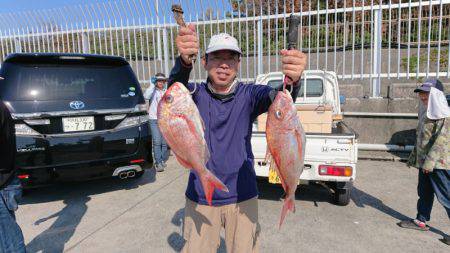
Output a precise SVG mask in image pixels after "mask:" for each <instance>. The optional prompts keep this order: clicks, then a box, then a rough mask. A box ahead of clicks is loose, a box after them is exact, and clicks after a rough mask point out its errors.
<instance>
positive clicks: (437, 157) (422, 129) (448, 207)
mask: <svg viewBox="0 0 450 253" xmlns="http://www.w3.org/2000/svg"><path fill="white" fill-rule="evenodd" d="M414 92H416V93H418V95H419V96H418V97H419V124H418V126H417V132H416V135H417V137H416V145H415V146H414V149H413V152H411V155H410V157H409V160H408V165H409V166H412V167H416V168H418V172H419V180H418V186H417V194H418V195H419V199H418V200H417V216H416V218H415V219H407V220H403V221H401V222H399V223H398V225H399V226H400V227H403V228H409V229H415V230H420V231H427V230H429V229H430V228H429V227H428V225H427V224H426V222H427V221H429V220H430V216H431V209H432V208H433V200H434V196H435V195H436V198H437V199H438V201H439V202H440V203H441V204H442V206H443V207H444V209H445V211H446V212H447V215H448V217H449V219H450V107H449V106H448V103H447V100H446V98H445V95H444V86H443V85H442V83H441V82H440V81H439V80H437V79H429V80H426V81H425V82H424V83H423V84H422V85H420V86H419V87H418V88H417V89H415V90H414ZM447 232H450V230H449V231H447ZM442 242H444V243H445V244H448V245H450V236H449V235H445V236H444V238H442Z"/></svg>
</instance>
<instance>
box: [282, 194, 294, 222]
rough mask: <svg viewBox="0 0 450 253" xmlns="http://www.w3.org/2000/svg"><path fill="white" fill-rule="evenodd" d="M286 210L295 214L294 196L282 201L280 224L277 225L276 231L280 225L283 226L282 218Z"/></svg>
mask: <svg viewBox="0 0 450 253" xmlns="http://www.w3.org/2000/svg"><path fill="white" fill-rule="evenodd" d="M288 210H290V211H291V212H293V213H295V201H294V196H290V197H287V198H285V199H284V203H283V209H281V217H280V224H279V227H278V229H280V228H281V225H283V221H284V218H286V215H287V212H288Z"/></svg>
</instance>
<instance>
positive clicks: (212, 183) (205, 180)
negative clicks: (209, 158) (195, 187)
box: [200, 170, 229, 206]
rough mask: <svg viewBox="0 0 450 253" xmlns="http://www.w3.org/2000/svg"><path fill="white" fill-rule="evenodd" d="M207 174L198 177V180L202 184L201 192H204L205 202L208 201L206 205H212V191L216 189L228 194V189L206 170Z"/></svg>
mask: <svg viewBox="0 0 450 253" xmlns="http://www.w3.org/2000/svg"><path fill="white" fill-rule="evenodd" d="M206 171H207V172H206V173H205V174H204V175H202V176H201V177H200V180H201V182H202V186H203V191H204V192H205V196H206V201H208V204H209V205H210V206H211V205H212V196H213V193H214V189H215V188H217V189H219V190H221V191H224V192H229V191H228V187H227V186H226V185H225V184H224V183H222V181H220V180H219V179H218V178H217V177H216V176H214V174H212V173H211V171H209V170H206Z"/></svg>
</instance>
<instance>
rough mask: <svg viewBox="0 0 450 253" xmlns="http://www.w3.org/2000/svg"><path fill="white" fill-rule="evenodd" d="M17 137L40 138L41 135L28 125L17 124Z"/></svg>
mask: <svg viewBox="0 0 450 253" xmlns="http://www.w3.org/2000/svg"><path fill="white" fill-rule="evenodd" d="M15 127H16V135H17V136H39V135H41V134H40V133H38V132H37V131H35V130H34V129H32V128H31V127H29V126H27V125H26V124H16V126H15Z"/></svg>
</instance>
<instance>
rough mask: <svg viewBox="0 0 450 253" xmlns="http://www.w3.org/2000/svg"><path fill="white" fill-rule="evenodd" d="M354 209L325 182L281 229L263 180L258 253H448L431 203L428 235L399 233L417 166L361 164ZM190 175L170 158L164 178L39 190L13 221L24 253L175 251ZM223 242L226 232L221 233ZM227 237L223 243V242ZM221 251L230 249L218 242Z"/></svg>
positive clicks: (446, 225)
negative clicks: (336, 198) (336, 201)
mask: <svg viewBox="0 0 450 253" xmlns="http://www.w3.org/2000/svg"><path fill="white" fill-rule="evenodd" d="M357 169H358V171H357V179H356V182H355V185H354V189H353V191H352V194H351V199H352V200H351V201H350V204H349V205H348V206H336V205H334V204H333V202H332V198H331V197H330V192H329V190H328V189H327V188H325V187H323V186H321V185H308V186H301V187H300V188H299V189H298V191H297V195H296V198H297V201H296V208H297V212H296V213H295V214H289V215H288V217H287V218H286V220H285V224H284V225H283V227H282V228H281V230H278V226H277V224H278V221H279V215H280V211H281V205H282V202H281V201H280V197H281V195H282V193H283V190H282V188H281V187H279V186H276V185H271V184H269V183H267V182H266V181H265V180H260V181H259V188H260V197H259V212H260V214H259V220H260V224H261V228H262V232H261V239H260V251H261V252H283V253H287V252H390V253H391V252H424V251H427V252H450V246H447V245H445V244H444V243H442V242H440V241H439V239H441V238H442V236H443V235H444V233H450V221H449V218H448V217H447V214H446V213H445V210H444V208H443V207H442V206H441V205H440V204H439V203H438V202H437V201H435V203H434V207H433V212H432V220H431V222H430V223H429V225H430V226H431V227H432V229H431V231H428V232H421V231H414V230H406V229H401V228H399V227H398V226H397V225H396V223H397V222H398V221H399V220H401V219H406V218H408V217H412V216H414V215H415V206H416V201H417V194H416V187H417V170H415V169H410V168H407V167H406V166H405V165H404V164H403V163H400V162H381V161H360V162H359V163H358V168H357ZM187 178H188V171H187V170H186V169H183V168H182V167H181V166H180V165H179V164H178V163H177V162H176V161H175V159H173V158H171V160H169V162H168V168H167V169H166V171H164V172H162V173H156V172H155V171H154V170H152V169H148V170H147V171H146V173H145V174H144V176H143V177H142V178H140V179H134V180H124V181H121V180H115V179H102V180H95V181H88V182H77V183H63V184H58V185H52V186H47V187H43V188H38V189H33V190H32V191H30V192H28V193H27V195H25V196H24V198H23V199H22V201H21V205H20V208H19V210H18V212H17V219H18V222H19V224H20V226H21V227H22V230H23V233H24V236H25V241H26V245H27V251H28V252H52V253H53V252H177V251H179V250H180V249H181V248H182V246H183V244H184V241H183V238H182V233H181V232H182V226H181V224H182V220H183V214H184V210H183V207H184V203H185V197H184V190H185V188H186V184H187ZM222 236H223V235H222ZM222 238H223V237H222ZM221 242H222V243H221V246H220V248H219V250H218V252H226V249H225V245H224V240H221Z"/></svg>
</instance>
